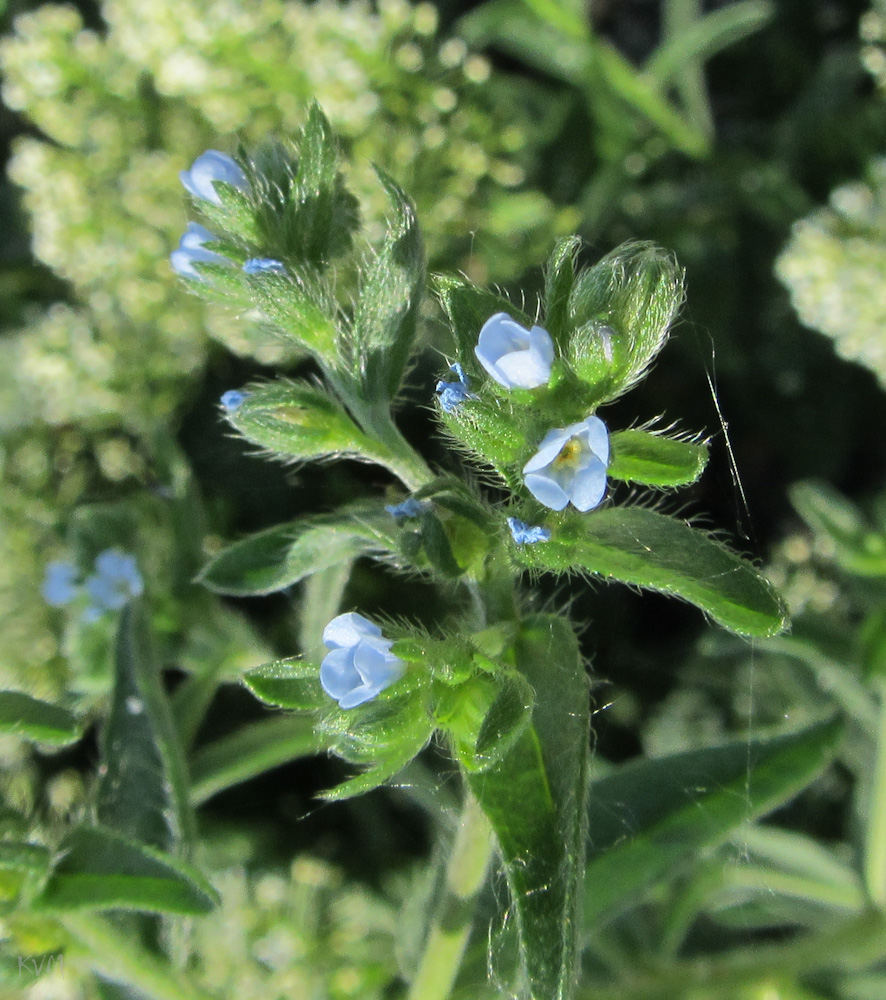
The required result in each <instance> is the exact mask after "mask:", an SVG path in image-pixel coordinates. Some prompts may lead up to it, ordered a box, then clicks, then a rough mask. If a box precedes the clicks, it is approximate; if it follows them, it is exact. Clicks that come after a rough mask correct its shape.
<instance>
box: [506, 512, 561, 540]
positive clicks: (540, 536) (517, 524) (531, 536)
mask: <svg viewBox="0 0 886 1000" xmlns="http://www.w3.org/2000/svg"><path fill="white" fill-rule="evenodd" d="M508 527H509V528H510V529H511V534H512V535H513V536H514V541H515V542H516V543H517V544H518V545H534V544H535V543H536V542H546V541H548V539H549V538H550V537H551V532H550V530H549V529H548V528H543V527H542V526H541V525H540V524H527V523H526V522H525V521H520V520H519V519H518V518H516V517H509V518H508Z"/></svg>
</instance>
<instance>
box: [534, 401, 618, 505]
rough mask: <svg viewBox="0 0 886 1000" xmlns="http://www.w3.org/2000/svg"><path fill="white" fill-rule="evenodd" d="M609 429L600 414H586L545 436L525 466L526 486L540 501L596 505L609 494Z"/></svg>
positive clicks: (553, 503)
mask: <svg viewBox="0 0 886 1000" xmlns="http://www.w3.org/2000/svg"><path fill="white" fill-rule="evenodd" d="M608 465H609V431H608V430H607V429H606V424H604V423H603V421H602V420H601V419H600V418H599V417H587V418H586V419H585V420H582V421H580V422H579V423H577V424H570V425H569V426H568V427H557V428H555V429H554V430H551V431H548V433H547V434H546V435H545V436H544V438H543V439H542V442H541V444H540V445H539V448H538V451H537V452H536V453H535V454H534V455H533V456H532V458H530V459H529V461H528V462H527V463H526V464H525V465H524V466H523V475H524V477H525V482H526V488H527V489H528V490H529V492H530V493H531V494H532V495H533V496H534V497H535V499H536V500H538V502H539V503H542V504H544V505H545V507H550V508H551V510H563V508H564V507H565V506H566V505H567V504H568V503H572V504H573V506H575V507H576V508H577V509H578V510H581V511H586V510H591V509H592V508H594V507H596V506H597V504H598V503H600V501H601V500H602V499H603V496H604V494H605V493H606V467H607V466H608Z"/></svg>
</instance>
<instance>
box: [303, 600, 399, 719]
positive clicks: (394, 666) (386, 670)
mask: <svg viewBox="0 0 886 1000" xmlns="http://www.w3.org/2000/svg"><path fill="white" fill-rule="evenodd" d="M323 643H324V645H325V646H326V648H327V649H328V650H329V652H328V653H327V654H326V656H325V657H324V658H323V662H322V663H321V664H320V684H321V686H322V688H323V690H324V691H325V692H326V693H327V694H328V695H329V697H330V698H334V699H335V700H336V701H337V702H338V705H339V708H356V706H357V705H362V704H363V703H364V702H366V701H369V700H370V699H372V698H374V697H375V696H376V695H377V694H378V693H379V692H380V691H384V689H385V688H386V687H390V685H391V684H393V683H394V681H396V680H397V679H398V678H399V677H400V675H401V674H402V673H403V669H404V664H403V661H402V660H401V659H399V657H396V656H394V654H393V653H391V646H393V644H394V643H393V640H391V639H385V638H384V636H383V635H382V634H381V629H380V628H379V627H378V625H374V624H373V623H372V622H371V621H368V620H367V619H366V618H364V617H363V616H362V615H358V614H357V613H356V612H354V611H351V612H349V613H348V614H345V615H339V616H338V617H337V618H333V619H332V621H331V622H330V623H329V624H328V625H327V626H326V628H325V629H324V630H323Z"/></svg>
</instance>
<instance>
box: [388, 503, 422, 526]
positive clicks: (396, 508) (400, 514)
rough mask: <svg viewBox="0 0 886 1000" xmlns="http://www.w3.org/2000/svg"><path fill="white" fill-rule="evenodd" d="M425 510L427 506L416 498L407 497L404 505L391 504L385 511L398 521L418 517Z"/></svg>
mask: <svg viewBox="0 0 886 1000" xmlns="http://www.w3.org/2000/svg"><path fill="white" fill-rule="evenodd" d="M424 509H425V505H424V504H423V503H420V502H419V501H418V500H416V499H415V498H414V497H407V498H406V499H405V500H404V501H403V502H402V503H395V504H389V505H387V506H386V507H385V510H386V511H387V512H388V513H389V514H390V515H391V516H392V517H396V518H397V520H398V521H400V520H402V519H403V518H407V517H418V516H419V515H420V514H421V512H422V511H423V510H424Z"/></svg>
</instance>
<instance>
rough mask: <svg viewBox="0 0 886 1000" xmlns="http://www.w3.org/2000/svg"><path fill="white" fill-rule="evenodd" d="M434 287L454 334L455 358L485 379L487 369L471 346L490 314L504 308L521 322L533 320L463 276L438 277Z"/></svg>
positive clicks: (525, 322)
mask: <svg viewBox="0 0 886 1000" xmlns="http://www.w3.org/2000/svg"><path fill="white" fill-rule="evenodd" d="M434 287H435V290H436V292H437V295H438V297H439V299H440V304H441V305H442V306H443V309H444V311H445V312H446V316H447V318H448V320H449V326H450V328H451V330H452V335H453V337H454V338H455V343H456V347H457V348H458V360H459V361H460V362H461V364H462V365H464V367H465V368H466V369H467V371H468V372H469V373H470V374H471V375H472V376H473V377H475V378H477V379H481V378H483V379H485V378H486V373H485V372H484V370H483V368H482V367H481V366H480V364H479V362H478V361H477V360H476V357H475V355H474V348H475V347H476V346H477V341H478V340H479V338H480V329H481V327H482V326H483V324H484V323H485V322H486V320H488V319H489V317H490V316H494V315H495V314H496V313H500V312H505V313H508V314H509V315H510V316H512V317H513V318H514V319H515V320H516V321H517V322H518V323H520V324H522V325H523V326H525V327H527V328H528V327H531V326H532V320H530V319H529V317H528V316H527V315H526V313H524V312H523V310H522V309H519V308H518V307H517V306H515V305H514V304H513V303H512V302H509V301H508V300H507V299H505V298H502V296H501V295H496V294H495V293H494V292H490V291H487V289H485V288H478V287H477V286H476V285H473V284H471V282H469V281H466V280H464V279H463V278H452V277H437V278H436V279H435V281H434Z"/></svg>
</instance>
